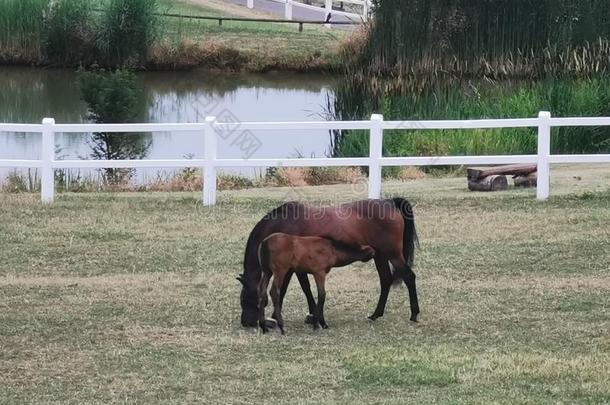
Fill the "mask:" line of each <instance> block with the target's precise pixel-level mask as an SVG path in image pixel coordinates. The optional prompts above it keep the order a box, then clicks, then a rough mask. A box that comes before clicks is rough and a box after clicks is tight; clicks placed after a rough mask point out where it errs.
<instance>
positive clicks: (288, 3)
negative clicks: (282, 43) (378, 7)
mask: <svg viewBox="0 0 610 405" xmlns="http://www.w3.org/2000/svg"><path fill="white" fill-rule="evenodd" d="M271 1H275V2H276V3H283V4H284V17H285V18H286V19H287V20H292V9H293V7H301V8H305V9H309V10H314V11H319V12H320V13H323V15H324V17H323V18H324V20H327V18H328V16H329V14H334V15H341V16H344V17H347V18H349V19H356V21H367V19H368V17H369V13H370V11H371V1H370V0H324V7H320V6H315V5H312V4H305V3H303V2H302V1H298V0H271ZM254 2H255V0H247V3H246V4H247V6H248V8H254ZM333 4H341V5H344V4H355V5H357V6H358V8H362V12H361V13H350V12H347V11H341V10H337V9H336V8H335V9H333Z"/></svg>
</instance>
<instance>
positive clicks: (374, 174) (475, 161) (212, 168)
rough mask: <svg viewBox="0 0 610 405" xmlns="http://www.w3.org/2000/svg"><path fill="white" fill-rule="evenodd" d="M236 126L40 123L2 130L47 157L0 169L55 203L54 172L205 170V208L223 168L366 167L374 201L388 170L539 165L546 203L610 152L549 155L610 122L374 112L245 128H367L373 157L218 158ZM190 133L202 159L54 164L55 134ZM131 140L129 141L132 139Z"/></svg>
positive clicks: (1, 162)
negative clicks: (392, 134) (416, 147)
mask: <svg viewBox="0 0 610 405" xmlns="http://www.w3.org/2000/svg"><path fill="white" fill-rule="evenodd" d="M234 125H235V124H234V123H223V122H218V121H217V120H216V119H215V118H214V117H207V118H206V119H205V122H202V123H192V124H56V123H55V120H54V119H52V118H45V119H44V120H43V121H42V124H0V132H13V133H21V132H27V133H40V134H41V137H42V152H41V159H37V160H31V159H29V160H25V159H23V160H21V159H0V167H10V168H39V169H41V198H42V201H43V202H44V203H52V202H53V200H54V198H55V178H54V170H55V169H66V168H88V169H104V168H185V167H201V168H202V169H203V173H204V180H203V203H204V205H214V204H215V203H216V188H217V187H216V178H217V169H219V168H223V167H316V166H368V168H369V197H370V198H379V197H380V196H381V169H382V167H385V166H438V165H443V166H444V165H493V164H513V163H515V164H517V163H535V164H537V165H538V185H537V190H536V196H537V198H538V199H540V200H546V199H547V198H548V197H549V194H550V165H551V164H556V163H610V154H593V155H584V154H583V155H551V128H553V127H566V126H573V127H575V126H610V117H600V118H597V117H589V118H552V117H551V114H550V113H549V112H545V111H543V112H540V114H539V115H538V118H523V119H497V120H494V119H491V120H489V119H486V120H468V121H461V120H450V121H384V119H383V116H381V115H378V114H374V115H373V116H371V119H370V120H366V121H310V122H243V123H240V129H242V130H308V129H327V130H367V131H369V137H370V138H369V139H370V150H369V156H368V157H360V158H311V159H294V158H287V159H275V158H271V159H246V158H243V159H220V158H218V157H217V154H216V153H217V142H218V138H219V136H220V135H219V133H222V131H223V130H224V131H226V130H228V129H231V128H232V126H234ZM497 128H538V151H537V154H536V155H496V156H415V157H413V156H410V157H384V156H383V152H382V145H383V133H384V130H386V129H387V130H422V131H425V130H435V129H497ZM161 131H172V132H186V131H197V132H200V133H201V134H202V136H203V137H204V151H203V152H204V158H203V159H157V160H56V156H55V134H57V133H92V132H118V133H135V132H161ZM125 136H129V134H126V135H125Z"/></svg>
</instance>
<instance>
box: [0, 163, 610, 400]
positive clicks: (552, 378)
mask: <svg viewBox="0 0 610 405" xmlns="http://www.w3.org/2000/svg"><path fill="white" fill-rule="evenodd" d="M552 173H553V184H552V190H553V194H554V197H553V198H551V200H550V201H548V202H546V203H540V202H537V201H536V200H535V199H534V198H533V197H534V196H533V193H534V192H533V190H510V191H507V192H501V193H494V194H473V193H468V192H467V191H465V190H464V189H465V183H464V179H448V178H446V179H434V180H422V181H415V182H408V183H396V182H394V183H387V184H385V185H384V190H386V192H387V193H388V194H389V195H402V196H407V197H408V198H410V199H411V200H412V201H413V202H414V203H415V204H416V206H415V213H416V219H417V222H418V227H419V232H420V236H421V242H422V246H421V249H420V251H419V252H418V257H417V265H416V272H417V274H418V281H419V288H420V300H421V306H422V314H421V320H420V323H419V324H417V325H413V324H410V323H408V321H407V316H408V308H407V303H406V297H407V294H406V291H405V289H404V288H402V287H401V288H397V289H394V290H393V291H392V293H391V295H390V301H389V305H388V310H387V311H386V316H385V317H384V318H382V319H380V320H379V321H377V322H375V323H371V322H369V321H367V320H366V315H368V314H369V313H370V312H371V311H372V310H373V308H374V305H375V303H376V300H377V297H378V281H377V275H376V272H375V271H374V270H373V269H372V266H371V265H370V264H360V265H353V266H350V267H349V268H345V269H337V270H334V271H333V272H332V273H331V275H330V277H329V280H328V299H327V301H328V303H327V320H328V322H329V324H330V327H331V328H330V329H329V330H327V331H320V332H314V331H312V330H310V329H309V328H308V327H307V326H306V325H304V324H303V317H304V313H305V303H304V299H303V297H302V294H301V293H300V291H299V289H298V288H297V283H294V285H293V286H292V287H291V289H290V291H289V294H288V297H287V303H286V309H285V320H286V326H287V335H286V336H283V337H282V336H279V335H278V334H271V335H267V336H262V335H260V334H257V333H254V332H252V331H249V330H243V329H242V328H241V327H240V326H239V322H238V318H239V303H238V294H239V283H238V282H237V281H236V280H235V278H234V276H235V275H236V274H237V273H238V272H240V271H241V260H242V254H243V248H244V244H245V240H246V238H247V234H248V231H249V230H250V229H251V227H252V226H253V225H254V224H255V223H256V221H257V220H258V219H259V218H260V217H261V216H262V215H263V214H264V213H265V212H266V210H268V209H269V208H271V207H274V206H276V205H278V204H279V202H280V201H281V200H282V199H283V198H285V197H286V196H291V197H294V195H295V193H296V194H297V195H300V196H302V198H303V199H310V200H312V201H317V200H328V199H330V198H332V197H333V196H338V197H337V198H338V199H340V200H350V199H356V198H361V197H362V193H361V192H357V191H354V190H352V189H351V188H350V187H349V186H342V185H337V186H324V187H310V188H303V189H298V190H289V189H282V188H274V189H271V190H265V189H253V190H239V191H227V192H222V193H221V195H220V199H221V203H220V205H219V206H218V207H216V208H204V207H202V206H201V205H200V203H199V201H198V197H199V196H198V195H197V194H190V193H175V194H164V193H125V194H79V195H76V194H63V195H60V196H59V198H58V201H57V202H56V204H55V205H53V206H52V207H43V206H41V205H40V203H39V202H38V198H39V196H38V195H35V194H0V246H1V248H0V308H2V310H1V311H0V386H2V389H1V390H0V403H10V404H17V403H47V402H59V403H75V404H76V403H78V404H81V403H124V402H128V403H136V402H139V403H154V402H163V403H312V404H313V403H388V404H390V403H392V404H404V403H490V402H493V403H507V404H508V403H510V404H512V403H532V404H533V403H536V404H538V403H608V402H610V337H609V335H608V330H609V329H610V312H609V311H610V306H609V302H610V279H609V278H608V263H610V229H609V228H608V223H610V204H609V202H610V189H609V187H608V184H610V174H609V173H610V171H609V170H608V167H607V166H591V167H587V166H585V167H572V168H567V169H561V168H560V169H554V170H553V172H552ZM574 176H580V178H581V180H578V179H576V178H574Z"/></svg>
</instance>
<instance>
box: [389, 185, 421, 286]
mask: <svg viewBox="0 0 610 405" xmlns="http://www.w3.org/2000/svg"><path fill="white" fill-rule="evenodd" d="M392 200H393V201H394V205H395V206H396V208H397V209H398V211H400V214H401V215H402V218H403V220H404V222H405V229H404V233H403V236H402V249H403V256H404V258H405V262H406V264H407V266H409V270H411V268H412V267H413V263H414V261H415V245H416V244H417V246H419V240H418V239H417V230H416V229H415V216H414V215H413V207H412V206H411V203H409V201H407V200H405V199H404V198H399V197H397V198H393V199H392ZM405 270H406V269H394V271H393V278H394V282H395V283H397V282H400V281H402V277H401V273H402V272H404V271H405Z"/></svg>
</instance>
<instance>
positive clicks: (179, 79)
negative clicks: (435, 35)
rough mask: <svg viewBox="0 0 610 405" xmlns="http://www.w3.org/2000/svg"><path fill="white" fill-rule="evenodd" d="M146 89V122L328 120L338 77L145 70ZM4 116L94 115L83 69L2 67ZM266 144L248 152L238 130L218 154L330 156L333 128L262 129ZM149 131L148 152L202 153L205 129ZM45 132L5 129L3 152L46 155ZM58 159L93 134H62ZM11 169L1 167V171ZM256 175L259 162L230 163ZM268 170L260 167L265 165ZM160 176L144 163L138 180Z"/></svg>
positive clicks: (22, 119) (84, 148)
mask: <svg viewBox="0 0 610 405" xmlns="http://www.w3.org/2000/svg"><path fill="white" fill-rule="evenodd" d="M138 78H139V80H140V81H141V83H142V86H143V88H144V89H145V98H146V103H148V108H147V115H146V116H143V117H142V122H158V123H170V122H171V123H192V122H203V121H204V119H205V117H206V116H208V115H213V116H217V117H219V120H225V119H232V120H235V121H242V122H244V121H309V120H324V119H325V116H326V115H325V114H326V113H325V111H327V105H328V103H329V102H332V100H333V97H334V92H333V87H334V84H335V78H333V77H332V76H328V75H312V74H286V73H281V74H280V73H271V74H265V75H261V74H259V75H255V74H220V73H209V72H205V71H192V72H146V73H141V74H139V75H138ZM0 89H2V91H1V92H0V122H10V123H39V122H41V121H42V119H43V118H44V117H52V118H55V121H56V122H57V123H80V122H86V117H87V106H86V104H85V103H84V102H83V101H82V100H81V98H80V90H79V87H78V82H77V73H76V72H74V71H71V70H55V69H38V68H23V67H19V68H17V67H0ZM253 135H254V136H255V137H256V139H257V144H258V145H260V147H258V148H255V149H252V148H251V149H249V150H247V151H244V150H243V148H240V147H239V145H237V144H236V142H234V139H231V138H230V137H229V138H227V139H226V140H224V139H220V140H219V149H218V156H219V157H221V158H240V157H243V155H244V154H247V155H248V156H247V157H252V158H265V157H266V158H276V157H277V158H285V157H296V156H307V157H311V156H317V157H321V156H325V155H327V154H328V152H329V147H330V134H329V132H328V131H324V130H306V131H290V132H284V131H282V132H281V133H280V131H265V132H261V131H255V132H253ZM147 136H149V141H150V143H151V147H150V149H149V151H148V154H147V158H148V159H172V158H173V159H176V158H183V157H191V158H202V157H203V138H202V135H201V134H200V133H179V134H178V133H171V132H158V133H153V134H150V135H147ZM40 147H41V140H40V135H39V134H15V133H6V132H0V159H39V158H40ZM56 150H57V157H58V158H60V159H61V158H64V159H65V158H89V157H90V154H91V147H90V135H89V134H57V135H56ZM10 170H11V169H8V170H7V169H0V177H4V176H6V174H7V173H8V172H9V171H10ZM228 170H229V171H231V172H240V173H241V174H245V175H248V176H253V175H255V174H256V173H257V172H256V171H255V170H254V169H228ZM259 170H260V169H259ZM153 176H156V173H155V171H154V170H152V171H151V170H140V171H138V174H137V176H136V177H135V179H136V181H137V182H140V183H142V182H146V181H147V180H148V179H150V178H151V177H153Z"/></svg>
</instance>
